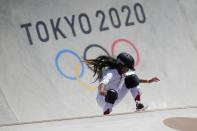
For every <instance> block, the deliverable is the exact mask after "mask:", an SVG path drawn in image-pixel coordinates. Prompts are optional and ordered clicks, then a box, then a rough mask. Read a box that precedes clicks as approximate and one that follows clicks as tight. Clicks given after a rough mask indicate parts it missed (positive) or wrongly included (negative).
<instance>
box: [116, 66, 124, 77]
mask: <svg viewBox="0 0 197 131" xmlns="http://www.w3.org/2000/svg"><path fill="white" fill-rule="evenodd" d="M122 68H123V65H122V64H118V67H117V70H118V73H119V74H120V75H122Z"/></svg>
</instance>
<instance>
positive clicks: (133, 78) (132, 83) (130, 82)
mask: <svg viewBox="0 0 197 131" xmlns="http://www.w3.org/2000/svg"><path fill="white" fill-rule="evenodd" d="M125 85H126V87H127V88H128V89H130V88H134V87H136V86H138V85H139V78H138V76H137V75H136V74H132V75H129V76H127V77H126V78H125Z"/></svg>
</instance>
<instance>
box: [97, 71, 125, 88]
mask: <svg viewBox="0 0 197 131" xmlns="http://www.w3.org/2000/svg"><path fill="white" fill-rule="evenodd" d="M122 77H123V75H120V74H119V73H118V71H117V70H116V69H108V70H107V71H105V72H104V74H103V77H102V79H101V81H100V82H99V85H100V84H102V83H103V84H105V85H106V88H105V91H107V90H109V89H114V90H116V91H117V90H118V88H119V85H120V81H121V79H122Z"/></svg>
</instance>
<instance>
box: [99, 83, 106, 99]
mask: <svg viewBox="0 0 197 131" xmlns="http://www.w3.org/2000/svg"><path fill="white" fill-rule="evenodd" d="M105 88H106V85H105V84H103V83H102V84H100V86H99V93H100V95H102V96H107V93H106V92H105V91H104V89H105Z"/></svg>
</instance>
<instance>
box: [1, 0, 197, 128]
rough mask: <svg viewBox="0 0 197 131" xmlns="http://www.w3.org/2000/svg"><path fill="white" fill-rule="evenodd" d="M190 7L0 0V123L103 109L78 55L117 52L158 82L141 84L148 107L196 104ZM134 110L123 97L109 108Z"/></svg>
mask: <svg viewBox="0 0 197 131" xmlns="http://www.w3.org/2000/svg"><path fill="white" fill-rule="evenodd" d="M196 12H197V2H196V1H195V0H187V1H184V0H165V1H162V0H149V1H145V0H129V1H128V0H107V1H106V0H94V1H92V0H83V1H79V0H66V1H65V0H59V1H52V0H48V1H41V0H38V1H33V0H25V1H24V0H17V1H15V0H1V5H0V60H1V62H0V72H1V73H0V124H8V123H16V122H29V121H40V120H51V119H61V118H70V117H80V116H87V115H88V116H91V115H99V114H102V109H100V108H99V107H98V105H97V103H96V94H97V90H95V87H96V86H97V85H98V83H92V82H93V81H94V78H93V77H92V75H93V72H92V71H91V70H90V69H89V68H88V67H87V66H86V65H84V64H83V63H82V62H81V57H86V58H95V57H97V56H98V55H101V54H102V55H103V54H106V55H110V56H116V55H117V54H118V53H120V52H122V51H124V52H128V53H131V54H132V55H133V56H134V58H135V60H136V64H135V66H136V73H137V74H138V76H139V77H140V78H144V79H149V78H151V77H154V76H157V77H159V78H160V79H161V81H160V82H159V83H153V84H141V87H142V91H143V96H142V101H143V102H144V103H145V104H147V105H149V107H150V110H151V109H164V108H176V107H185V106H196V105H197V101H196V92H197V88H196V86H197V81H196V78H197V62H196V58H197V37H196V36H197V31H196V29H197V24H196V23H197V14H196ZM79 63H80V66H79V68H78V69H77V68H76V67H77V65H78V64H79ZM77 72H78V73H77ZM134 110H135V103H134V101H133V98H132V97H131V95H130V94H128V95H127V96H126V97H125V99H124V100H123V101H122V102H121V103H120V104H119V105H118V106H116V107H115V108H114V112H113V113H120V112H131V111H134Z"/></svg>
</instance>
